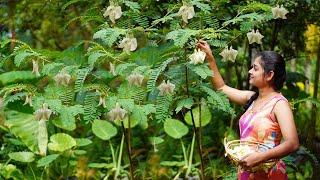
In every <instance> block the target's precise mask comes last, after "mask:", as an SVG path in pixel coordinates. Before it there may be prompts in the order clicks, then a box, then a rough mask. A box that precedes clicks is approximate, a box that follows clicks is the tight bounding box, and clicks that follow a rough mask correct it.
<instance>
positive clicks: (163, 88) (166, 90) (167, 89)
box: [158, 80, 175, 96]
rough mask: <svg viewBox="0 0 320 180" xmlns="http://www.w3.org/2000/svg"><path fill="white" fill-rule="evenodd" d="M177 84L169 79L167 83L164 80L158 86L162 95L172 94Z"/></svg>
mask: <svg viewBox="0 0 320 180" xmlns="http://www.w3.org/2000/svg"><path fill="white" fill-rule="evenodd" d="M174 88H175V85H174V84H172V83H170V81H169V80H168V81H167V83H166V82H165V81H162V83H161V84H160V85H159V86H158V89H159V90H160V93H159V94H160V96H165V95H168V94H172V93H173V92H174Z"/></svg>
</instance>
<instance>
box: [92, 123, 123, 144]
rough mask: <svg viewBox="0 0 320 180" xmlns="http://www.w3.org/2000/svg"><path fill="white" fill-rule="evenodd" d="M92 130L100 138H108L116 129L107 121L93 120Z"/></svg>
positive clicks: (113, 134)
mask: <svg viewBox="0 0 320 180" xmlns="http://www.w3.org/2000/svg"><path fill="white" fill-rule="evenodd" d="M92 132H93V133H94V134H95V135H96V136H97V137H99V138H100V139H102V140H110V139H111V138H112V137H114V136H115V135H117V129H116V128H115V127H114V126H113V125H112V124H111V123H109V122H108V121H103V120H94V121H93V123H92Z"/></svg>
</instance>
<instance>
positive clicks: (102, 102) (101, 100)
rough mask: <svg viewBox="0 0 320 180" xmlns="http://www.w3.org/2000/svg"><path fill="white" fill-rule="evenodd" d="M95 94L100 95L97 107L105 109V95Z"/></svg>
mask: <svg viewBox="0 0 320 180" xmlns="http://www.w3.org/2000/svg"><path fill="white" fill-rule="evenodd" d="M97 93H99V94H100V96H99V104H98V106H102V107H103V108H106V107H107V105H106V96H107V94H106V93H100V92H99V91H97Z"/></svg>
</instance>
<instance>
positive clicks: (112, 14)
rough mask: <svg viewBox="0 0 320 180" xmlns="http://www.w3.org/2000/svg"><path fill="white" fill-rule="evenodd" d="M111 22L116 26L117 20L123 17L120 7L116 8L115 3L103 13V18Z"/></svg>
mask: <svg viewBox="0 0 320 180" xmlns="http://www.w3.org/2000/svg"><path fill="white" fill-rule="evenodd" d="M108 16H109V19H110V21H111V22H112V23H113V24H115V23H116V20H117V19H119V18H120V17H121V16H122V11H121V7H120V6H115V5H113V3H110V6H108V7H107V9H106V11H105V12H104V13H103V17H105V18H106V17H108Z"/></svg>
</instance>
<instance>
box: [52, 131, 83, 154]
mask: <svg viewBox="0 0 320 180" xmlns="http://www.w3.org/2000/svg"><path fill="white" fill-rule="evenodd" d="M76 145H77V143H76V141H75V139H74V138H73V137H71V136H70V135H68V134H65V133H57V134H54V135H52V136H50V142H49V144H48V148H49V149H50V150H52V151H57V152H63V151H66V150H69V149H71V148H72V147H74V146H76Z"/></svg>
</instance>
